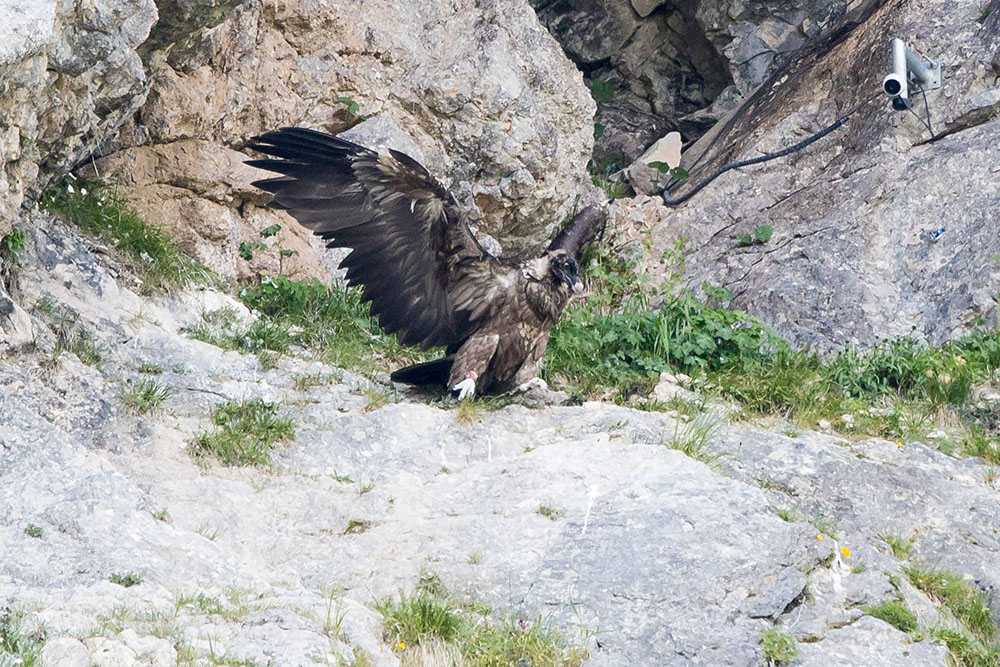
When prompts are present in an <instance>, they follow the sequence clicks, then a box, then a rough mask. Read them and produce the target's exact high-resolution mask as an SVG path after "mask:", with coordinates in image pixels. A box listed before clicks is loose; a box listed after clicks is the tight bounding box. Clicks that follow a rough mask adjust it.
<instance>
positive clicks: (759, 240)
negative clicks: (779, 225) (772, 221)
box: [736, 225, 774, 247]
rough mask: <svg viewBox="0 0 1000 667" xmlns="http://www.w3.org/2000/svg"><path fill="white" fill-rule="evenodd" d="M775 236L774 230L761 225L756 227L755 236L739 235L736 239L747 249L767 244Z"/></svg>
mask: <svg viewBox="0 0 1000 667" xmlns="http://www.w3.org/2000/svg"><path fill="white" fill-rule="evenodd" d="M773 234H774V230H772V229H771V228H770V227H768V226H767V225H760V226H759V227H755V228H754V230H753V234H752V235H751V234H737V235H736V239H737V240H738V241H739V245H740V247H746V246H751V245H758V244H763V243H767V242H768V241H770V240H771V236H772V235H773Z"/></svg>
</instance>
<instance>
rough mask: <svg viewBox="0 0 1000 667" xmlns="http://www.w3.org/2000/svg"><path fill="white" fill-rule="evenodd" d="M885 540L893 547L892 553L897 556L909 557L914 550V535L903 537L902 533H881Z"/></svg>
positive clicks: (901, 557)
mask: <svg viewBox="0 0 1000 667" xmlns="http://www.w3.org/2000/svg"><path fill="white" fill-rule="evenodd" d="M879 537H880V538H881V539H882V541H883V542H885V543H886V544H888V545H889V548H890V549H892V555H893V556H895V557H896V558H900V559H903V558H909V557H910V553H911V552H912V551H913V541H914V539H913V538H912V537H903V536H902V535H879Z"/></svg>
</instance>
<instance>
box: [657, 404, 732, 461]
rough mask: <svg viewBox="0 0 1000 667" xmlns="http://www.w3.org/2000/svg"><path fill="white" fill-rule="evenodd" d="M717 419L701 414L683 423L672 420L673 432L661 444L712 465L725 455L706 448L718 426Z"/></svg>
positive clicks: (679, 420)
mask: <svg viewBox="0 0 1000 667" xmlns="http://www.w3.org/2000/svg"><path fill="white" fill-rule="evenodd" d="M718 425H719V423H718V421H717V420H716V419H714V418H712V417H710V416H707V415H701V416H699V417H696V418H695V419H694V420H692V421H690V422H687V423H685V422H684V421H683V420H681V419H677V420H676V421H674V432H673V435H672V436H671V437H670V439H669V440H666V441H665V442H664V443H663V444H664V445H665V446H667V447H669V448H670V449H676V450H677V451H679V452H682V453H683V454H685V455H687V456H690V457H691V458H693V459H695V460H696V461H701V462H702V463H705V464H708V465H710V466H711V465H714V464H716V463H717V462H718V460H719V459H720V458H722V457H723V456H725V454H724V453H722V452H713V451H711V450H710V449H709V448H708V441H709V439H710V438H711V437H712V434H713V433H715V430H716V428H718Z"/></svg>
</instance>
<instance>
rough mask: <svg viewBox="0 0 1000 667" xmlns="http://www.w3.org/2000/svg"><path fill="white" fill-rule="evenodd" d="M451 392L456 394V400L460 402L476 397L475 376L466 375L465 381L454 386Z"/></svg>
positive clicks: (472, 374)
mask: <svg viewBox="0 0 1000 667" xmlns="http://www.w3.org/2000/svg"><path fill="white" fill-rule="evenodd" d="M451 390H452V391H457V392H458V400H460V401H464V400H465V399H466V398H473V397H474V396H475V395H476V374H475V373H467V374H466V375H465V379H464V380H462V381H461V382H459V383H458V384H456V385H454V386H453V387H452V388H451Z"/></svg>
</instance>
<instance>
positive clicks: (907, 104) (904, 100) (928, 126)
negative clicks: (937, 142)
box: [899, 97, 934, 138]
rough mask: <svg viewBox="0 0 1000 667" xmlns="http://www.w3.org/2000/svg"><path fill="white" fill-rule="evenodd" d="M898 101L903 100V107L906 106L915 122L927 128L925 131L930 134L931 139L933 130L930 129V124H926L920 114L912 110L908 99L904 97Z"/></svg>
mask: <svg viewBox="0 0 1000 667" xmlns="http://www.w3.org/2000/svg"><path fill="white" fill-rule="evenodd" d="M899 99H901V100H903V105H904V106H906V109H907V110H908V111H909V112H910V113H912V114H913V117H914V118H916V119H917V120H919V121H920V124H921V125H923V126H924V127H925V128H927V131H928V132H930V133H931V138H933V137H934V130H932V129H931V126H930V123H928V122H927V121H926V120H924V119H923V118H921V117H920V114H918V113H917V112H916V111H914V110H913V107H911V106H910V101H909V100H908V99H906V98H905V97H900V98H899Z"/></svg>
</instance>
